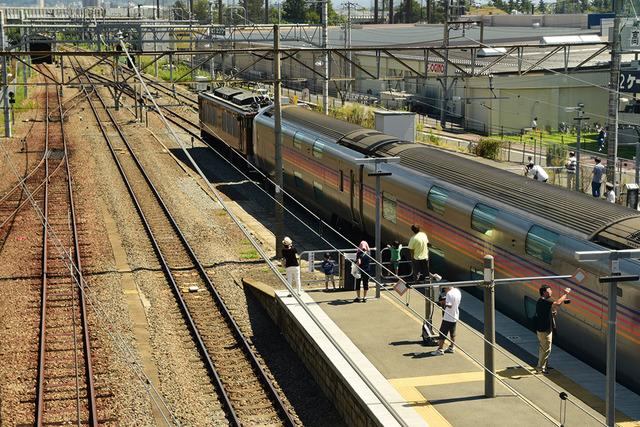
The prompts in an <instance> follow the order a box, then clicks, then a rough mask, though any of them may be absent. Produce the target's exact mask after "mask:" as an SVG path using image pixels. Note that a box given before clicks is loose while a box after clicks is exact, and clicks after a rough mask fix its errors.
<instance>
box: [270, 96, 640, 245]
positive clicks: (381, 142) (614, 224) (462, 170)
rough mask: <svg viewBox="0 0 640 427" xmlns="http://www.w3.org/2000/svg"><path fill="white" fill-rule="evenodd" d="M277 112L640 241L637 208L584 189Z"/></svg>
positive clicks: (591, 235)
mask: <svg viewBox="0 0 640 427" xmlns="http://www.w3.org/2000/svg"><path fill="white" fill-rule="evenodd" d="M282 118H283V119H284V120H286V121H288V122H290V123H293V124H296V125H298V126H300V127H301V128H305V129H310V130H313V131H315V132H318V133H321V134H323V135H325V136H327V137H329V138H332V139H334V140H335V142H336V143H338V144H340V145H343V146H346V147H349V148H351V149H353V150H356V151H358V152H360V153H363V154H365V155H368V156H400V158H401V161H400V164H401V165H403V166H405V167H407V168H410V169H412V170H415V171H418V172H420V173H423V174H425V175H428V176H432V177H434V178H436V179H439V180H442V181H444V182H447V183H450V184H452V185H454V186H458V187H460V188H463V189H466V190H468V191H470V192H472V193H473V194H480V195H482V196H485V197H487V198H490V199H496V200H499V201H500V202H501V203H503V204H506V205H508V206H511V207H513V208H514V209H515V210H522V211H526V212H528V213H530V214H533V215H537V216H538V217H540V218H543V219H545V220H548V221H550V222H553V223H556V224H559V225H561V226H564V227H566V228H567V229H571V230H574V231H575V232H578V233H580V234H583V235H584V236H585V237H586V238H587V239H589V240H593V241H596V242H599V243H602V244H603V245H606V246H608V247H612V248H616V249H622V248H629V247H640V232H638V231H639V230H640V213H638V212H636V211H634V210H632V209H629V208H626V207H624V206H620V205H616V204H612V203H606V202H604V201H603V200H598V199H595V198H593V197H591V196H588V195H586V194H581V193H577V192H575V191H570V190H568V189H566V188H562V187H558V186H555V185H550V184H545V183H542V182H538V181H535V180H533V179H529V178H526V177H524V176H521V175H518V174H514V173H512V172H508V171H505V170H502V169H498V168H495V167H493V166H489V165H487V164H484V163H480V162H477V161H474V160H471V159H467V158H464V157H462V156H458V155H455V154H451V153H448V152H447V151H445V150H441V149H437V148H432V147H429V146H425V145H420V144H413V143H410V142H407V141H400V140H398V138H396V137H393V136H390V135H385V134H382V133H380V132H378V131H375V130H372V129H365V128H362V127H361V126H358V125H354V124H351V123H348V122H344V121H342V120H338V119H335V118H333V117H329V116H326V115H324V114H320V113H318V112H316V111H313V110H310V109H307V108H302V107H300V106H294V105H291V106H287V107H285V108H283V109H282Z"/></svg>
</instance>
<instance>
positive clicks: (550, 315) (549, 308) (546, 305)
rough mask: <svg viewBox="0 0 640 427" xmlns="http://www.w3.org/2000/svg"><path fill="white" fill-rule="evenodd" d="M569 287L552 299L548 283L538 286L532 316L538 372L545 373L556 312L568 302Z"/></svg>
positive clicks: (554, 327)
mask: <svg viewBox="0 0 640 427" xmlns="http://www.w3.org/2000/svg"><path fill="white" fill-rule="evenodd" d="M570 292H571V289H569V288H565V289H564V290H563V294H562V296H561V297H560V298H558V299H557V300H555V301H554V300H552V299H551V295H552V293H553V291H552V289H551V287H550V286H548V285H542V286H541V287H540V298H539V299H538V302H537V303H536V315H535V317H534V320H535V324H536V332H537V333H538V341H539V344H540V345H539V347H538V366H536V371H537V372H538V373H543V374H547V373H548V371H547V362H548V361H549V355H550V354H551V342H552V340H553V331H554V330H555V329H556V313H557V311H558V307H559V306H560V305H562V304H563V303H564V304H568V303H569V302H570V301H569V300H568V299H567V295H569V293H570Z"/></svg>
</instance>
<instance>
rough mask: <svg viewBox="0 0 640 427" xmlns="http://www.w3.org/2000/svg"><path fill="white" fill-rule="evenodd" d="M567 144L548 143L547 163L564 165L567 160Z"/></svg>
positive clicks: (549, 164)
mask: <svg viewBox="0 0 640 427" xmlns="http://www.w3.org/2000/svg"><path fill="white" fill-rule="evenodd" d="M567 151H568V150H567V146H566V145H564V144H550V145H549V146H548V147H547V165H548V166H564V164H565V162H566V160H567Z"/></svg>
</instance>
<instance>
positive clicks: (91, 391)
mask: <svg viewBox="0 0 640 427" xmlns="http://www.w3.org/2000/svg"><path fill="white" fill-rule="evenodd" d="M56 93H57V95H58V108H59V110H60V128H61V134H62V144H63V147H64V161H65V168H66V170H67V189H68V197H69V216H70V219H71V233H72V236H73V246H74V252H73V258H74V263H75V269H73V275H74V276H75V277H76V283H78V286H80V287H82V289H78V293H79V302H80V321H81V323H82V340H83V345H84V362H85V363H84V366H85V377H86V389H87V403H88V406H89V420H88V421H89V424H90V425H92V426H95V427H97V426H98V411H97V408H96V392H95V384H94V378H93V362H92V358H91V343H90V337H89V325H88V321H87V305H86V300H85V291H84V280H83V278H82V263H81V259H80V258H81V257H80V243H79V241H80V239H79V238H78V237H79V236H78V226H77V221H76V209H75V202H74V198H73V178H72V176H71V167H70V165H69V152H68V147H67V139H66V136H65V133H64V112H63V111H62V101H61V99H60V92H59V91H58V90H57V88H56ZM78 422H80V420H78Z"/></svg>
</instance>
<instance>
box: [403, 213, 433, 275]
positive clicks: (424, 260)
mask: <svg viewBox="0 0 640 427" xmlns="http://www.w3.org/2000/svg"><path fill="white" fill-rule="evenodd" d="M411 231H413V236H412V237H411V239H409V246H408V248H409V251H411V259H412V260H413V279H414V280H413V283H418V280H420V279H423V280H429V238H428V237H427V235H426V233H424V232H423V231H420V226H419V225H417V224H413V225H412V226H411Z"/></svg>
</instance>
